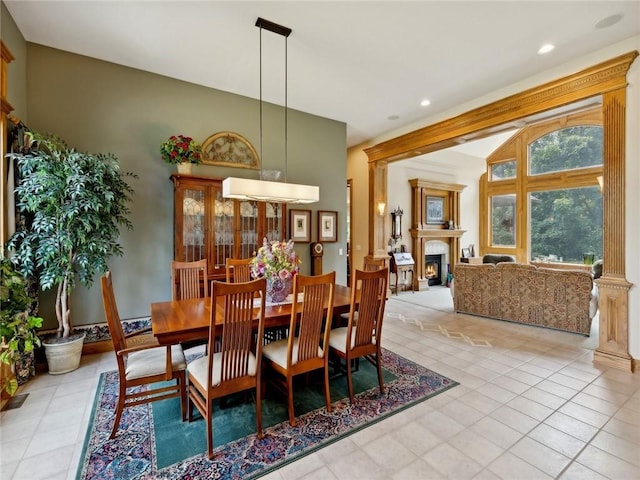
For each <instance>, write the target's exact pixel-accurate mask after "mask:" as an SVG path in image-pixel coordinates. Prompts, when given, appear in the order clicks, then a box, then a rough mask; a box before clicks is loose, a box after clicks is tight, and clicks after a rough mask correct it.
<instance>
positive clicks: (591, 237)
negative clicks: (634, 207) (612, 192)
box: [529, 126, 602, 263]
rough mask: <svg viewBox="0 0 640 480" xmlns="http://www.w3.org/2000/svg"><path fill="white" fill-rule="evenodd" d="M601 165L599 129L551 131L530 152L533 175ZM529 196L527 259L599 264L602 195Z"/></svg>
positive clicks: (567, 191) (558, 192)
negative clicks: (588, 259) (586, 259)
mask: <svg viewBox="0 0 640 480" xmlns="http://www.w3.org/2000/svg"><path fill="white" fill-rule="evenodd" d="M597 165H602V127H600V126H580V127H571V128H564V129H561V130H556V131H553V132H551V133H549V134H547V135H544V136H543V137H540V138H539V139H537V140H536V141H534V142H532V143H531V145H530V147H529V172H530V174H531V175H538V174H545V173H551V172H560V171H566V170H573V169H577V168H584V167H592V166H597ZM566 187H567V188H563V189H555V190H549V191H536V192H531V193H529V238H530V242H531V243H530V252H531V259H533V260H538V261H552V262H553V261H559V262H562V261H564V262H570V263H572V262H573V263H575V262H582V261H583V255H584V254H586V253H593V254H595V257H596V258H602V194H601V192H600V190H599V189H598V187H582V188H571V185H566Z"/></svg>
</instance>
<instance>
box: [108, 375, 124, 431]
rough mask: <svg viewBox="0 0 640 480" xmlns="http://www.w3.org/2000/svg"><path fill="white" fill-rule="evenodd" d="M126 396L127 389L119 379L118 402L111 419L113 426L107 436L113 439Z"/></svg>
mask: <svg viewBox="0 0 640 480" xmlns="http://www.w3.org/2000/svg"><path fill="white" fill-rule="evenodd" d="M126 396H127V389H126V387H125V386H124V382H123V381H122V379H120V392H119V393H118V404H117V405H116V415H115V418H114V420H113V428H112V429H111V435H109V438H111V439H113V438H115V436H116V433H117V432H118V426H119V425H120V419H121V418H122V411H123V410H124V402H125V400H126Z"/></svg>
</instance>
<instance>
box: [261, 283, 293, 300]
mask: <svg viewBox="0 0 640 480" xmlns="http://www.w3.org/2000/svg"><path fill="white" fill-rule="evenodd" d="M291 288H292V283H291V277H289V278H286V279H284V280H283V279H282V278H280V277H274V278H267V301H268V302H271V303H282V302H284V301H285V299H286V298H287V295H289V294H290V293H291Z"/></svg>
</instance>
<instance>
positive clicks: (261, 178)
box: [260, 27, 264, 180]
mask: <svg viewBox="0 0 640 480" xmlns="http://www.w3.org/2000/svg"><path fill="white" fill-rule="evenodd" d="M263 170H264V157H263V156H262V27H260V180H264V174H263V173H262V172H263Z"/></svg>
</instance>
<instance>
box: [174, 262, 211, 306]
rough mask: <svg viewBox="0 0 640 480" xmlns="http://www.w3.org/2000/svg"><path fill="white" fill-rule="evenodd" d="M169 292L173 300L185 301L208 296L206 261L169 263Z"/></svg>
mask: <svg viewBox="0 0 640 480" xmlns="http://www.w3.org/2000/svg"><path fill="white" fill-rule="evenodd" d="M171 290H172V298H173V300H187V299H190V298H202V297H208V296H209V285H208V283H207V260H206V259H202V260H197V261H194V262H179V261H177V260H173V261H172V262H171Z"/></svg>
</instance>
